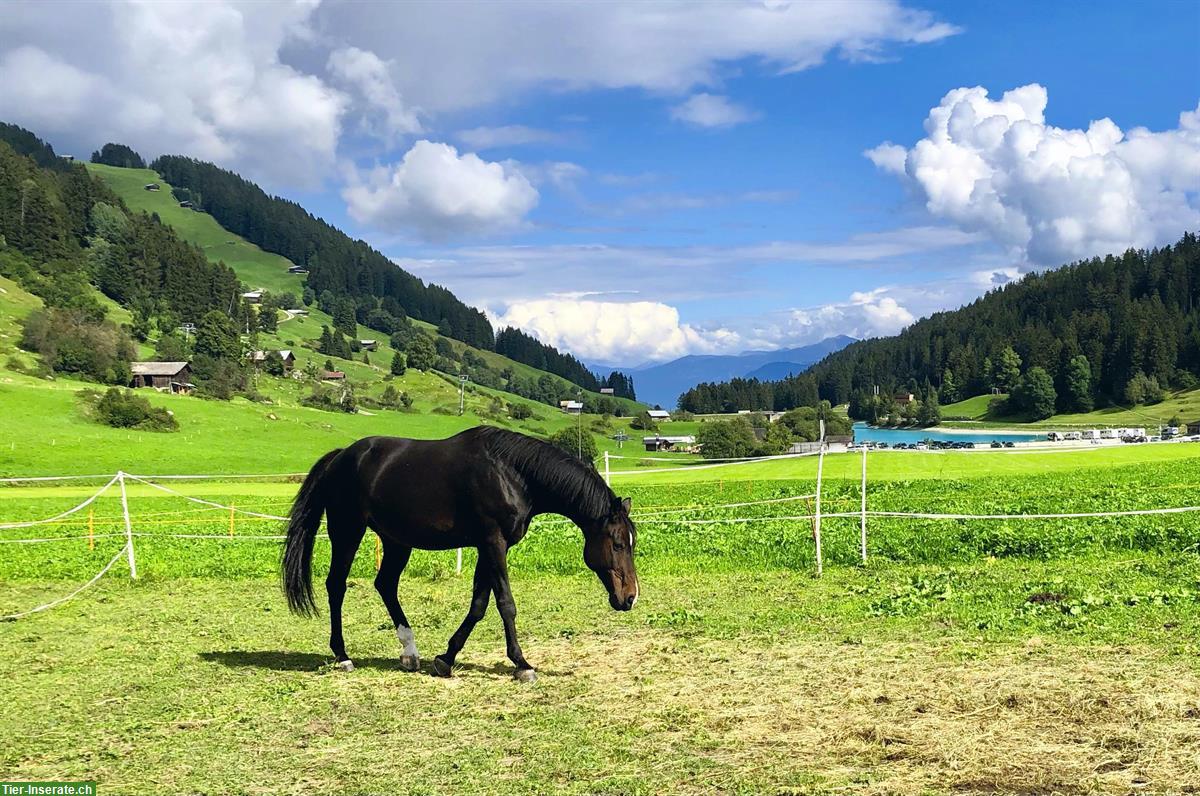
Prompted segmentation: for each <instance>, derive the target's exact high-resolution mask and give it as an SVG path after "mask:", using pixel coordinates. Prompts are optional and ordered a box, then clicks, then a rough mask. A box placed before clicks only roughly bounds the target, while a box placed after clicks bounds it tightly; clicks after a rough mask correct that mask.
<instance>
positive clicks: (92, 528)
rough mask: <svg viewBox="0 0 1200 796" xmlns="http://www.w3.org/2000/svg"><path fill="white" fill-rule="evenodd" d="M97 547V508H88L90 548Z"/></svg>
mask: <svg viewBox="0 0 1200 796" xmlns="http://www.w3.org/2000/svg"><path fill="white" fill-rule="evenodd" d="M95 549H96V510H95V509H88V550H95Z"/></svg>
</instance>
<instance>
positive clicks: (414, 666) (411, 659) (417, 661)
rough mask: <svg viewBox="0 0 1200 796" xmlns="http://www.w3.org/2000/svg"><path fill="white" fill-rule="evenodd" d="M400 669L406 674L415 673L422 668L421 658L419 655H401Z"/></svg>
mask: <svg viewBox="0 0 1200 796" xmlns="http://www.w3.org/2000/svg"><path fill="white" fill-rule="evenodd" d="M400 668H401V669H403V670H404V671H406V672H415V671H418V670H419V669H420V668H421V657H420V656H419V655H401V656H400Z"/></svg>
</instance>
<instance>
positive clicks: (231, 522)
mask: <svg viewBox="0 0 1200 796" xmlns="http://www.w3.org/2000/svg"><path fill="white" fill-rule="evenodd" d="M234 511H236V509H235V508H234V507H233V503H230V504H229V537H230V538H231V539H232V538H233V520H234V514H233V512H234Z"/></svg>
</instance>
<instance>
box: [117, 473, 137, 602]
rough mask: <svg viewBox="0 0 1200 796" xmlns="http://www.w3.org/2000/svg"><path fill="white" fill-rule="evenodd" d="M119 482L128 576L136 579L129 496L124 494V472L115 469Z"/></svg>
mask: <svg viewBox="0 0 1200 796" xmlns="http://www.w3.org/2000/svg"><path fill="white" fill-rule="evenodd" d="M117 480H118V481H120V482H121V513H122V514H123V515H124V517H125V554H126V556H127V557H128V558H129V577H130V578H132V579H133V580H137V560H136V559H135V558H134V557H133V526H132V525H130V524H129V498H128V497H127V496H126V494H125V473H124V471H121V470H118V471H117Z"/></svg>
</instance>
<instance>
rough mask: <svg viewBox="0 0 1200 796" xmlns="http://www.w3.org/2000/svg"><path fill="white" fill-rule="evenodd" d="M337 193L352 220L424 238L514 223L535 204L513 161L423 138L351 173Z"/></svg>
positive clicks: (534, 191)
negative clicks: (394, 156)
mask: <svg viewBox="0 0 1200 796" xmlns="http://www.w3.org/2000/svg"><path fill="white" fill-rule="evenodd" d="M342 196H343V198H344V199H345V200H346V203H347V206H348V208H349V210H350V215H351V216H353V217H354V218H355V220H357V221H360V222H362V223H365V224H368V225H370V226H373V227H376V228H378V229H382V230H396V229H409V230H412V231H414V232H416V233H417V234H418V235H420V236H421V237H423V238H425V239H427V240H443V239H446V238H450V237H454V236H457V235H466V234H473V233H479V232H486V231H495V230H503V229H508V228H512V227H515V226H517V225H518V224H519V223H520V222H521V221H522V219H524V217H525V214H526V213H528V212H529V211H530V210H532V209H533V207H534V206H535V205H536V204H537V202H538V192H537V189H535V188H534V187H533V185H531V184H530V182H529V180H528V179H527V178H526V177H525V175H524V174H522V173H521V172H520V171H519V170H518V169H517V168H516V166H515V164H513V163H493V162H489V161H486V160H483V159H482V158H480V157H479V156H478V155H475V154H472V153H466V154H462V155H460V154H459V153H458V150H457V149H455V148H454V147H452V146H450V145H449V144H441V143H435V142H432V141H425V140H421V141H417V142H416V143H415V144H413V147H412V149H410V150H409V151H408V152H407V153H405V155H404V158H403V159H402V160H401V161H400V162H399V163H396V164H393V165H391V166H380V167H377V168H375V169H373V170H371V171H369V172H367V173H366V174H360V173H358V172H354V173H352V175H351V181H350V184H349V185H348V186H347V187H346V188H345V190H344V191H343V192H342Z"/></svg>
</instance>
